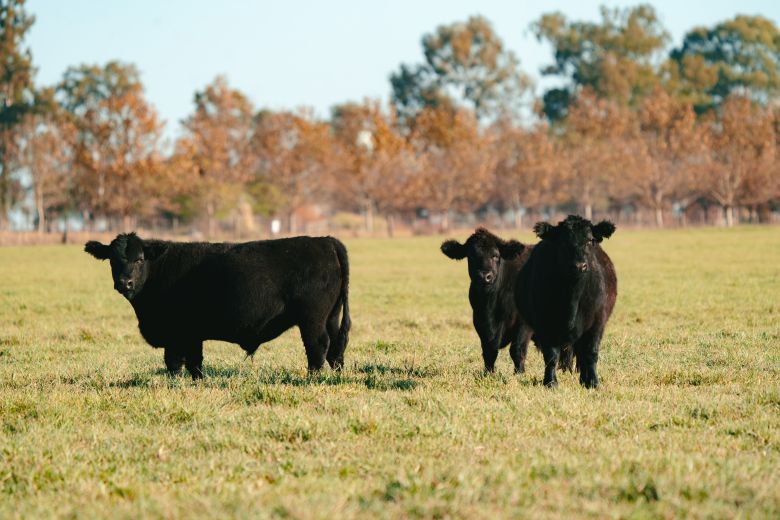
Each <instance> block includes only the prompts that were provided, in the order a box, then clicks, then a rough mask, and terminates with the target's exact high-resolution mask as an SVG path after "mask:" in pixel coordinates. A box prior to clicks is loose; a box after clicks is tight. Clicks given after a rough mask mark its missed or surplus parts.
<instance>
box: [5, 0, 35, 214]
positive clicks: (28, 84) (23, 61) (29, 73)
mask: <svg viewBox="0 0 780 520" xmlns="http://www.w3.org/2000/svg"><path fill="white" fill-rule="evenodd" d="M24 3H25V2H24V0H2V2H0V229H4V228H5V227H6V226H7V218H8V210H9V209H10V208H11V203H12V201H11V194H12V190H11V181H12V179H11V176H12V174H13V171H12V168H11V163H12V161H13V153H14V150H13V132H14V127H15V126H17V125H19V124H20V123H21V122H22V120H23V119H24V117H25V115H26V114H28V113H30V112H31V111H32V110H33V107H34V93H33V73H34V69H33V65H32V55H31V53H30V50H29V49H23V48H22V47H23V45H24V38H25V36H26V35H27V31H28V30H29V29H30V27H32V24H33V23H34V22H35V17H33V16H30V15H28V14H27V12H26V10H25V8H24Z"/></svg>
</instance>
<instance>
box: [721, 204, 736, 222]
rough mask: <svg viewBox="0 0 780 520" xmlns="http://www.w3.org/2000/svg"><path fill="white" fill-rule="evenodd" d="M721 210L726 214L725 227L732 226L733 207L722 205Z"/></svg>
mask: <svg viewBox="0 0 780 520" xmlns="http://www.w3.org/2000/svg"><path fill="white" fill-rule="evenodd" d="M723 211H724V213H725V216H726V227H734V207H733V206H724V207H723Z"/></svg>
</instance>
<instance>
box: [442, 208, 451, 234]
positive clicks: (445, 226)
mask: <svg viewBox="0 0 780 520" xmlns="http://www.w3.org/2000/svg"><path fill="white" fill-rule="evenodd" d="M449 229H450V210H446V211H445V212H444V213H443V214H442V217H441V231H442V233H443V232H445V231H449Z"/></svg>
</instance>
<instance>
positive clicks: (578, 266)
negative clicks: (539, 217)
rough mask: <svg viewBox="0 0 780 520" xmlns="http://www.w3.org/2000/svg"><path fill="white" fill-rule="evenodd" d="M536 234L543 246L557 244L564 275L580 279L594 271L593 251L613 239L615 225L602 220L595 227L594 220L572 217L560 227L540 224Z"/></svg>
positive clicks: (536, 228) (559, 261) (555, 245)
mask: <svg viewBox="0 0 780 520" xmlns="http://www.w3.org/2000/svg"><path fill="white" fill-rule="evenodd" d="M534 232H535V233H536V235H537V236H538V237H539V238H541V239H542V241H543V242H550V243H551V244H553V247H554V248H555V253H556V255H555V256H556V261H557V263H558V267H559V268H560V269H561V270H562V271H563V272H566V273H570V274H572V275H575V276H579V275H582V274H584V273H587V272H588V271H589V270H590V269H592V268H593V265H592V264H593V262H594V261H595V256H594V254H593V249H594V247H595V245H596V244H598V243H599V242H601V241H602V240H604V239H605V238H609V237H610V236H612V233H614V232H615V224H613V223H612V222H610V221H608V220H602V221H601V222H599V223H598V224H595V225H594V224H592V223H591V221H590V220H587V219H584V218H582V217H579V216H577V215H569V216H568V217H566V219H565V220H562V221H560V222H559V223H558V225H557V226H553V225H552V224H550V223H548V222H537V223H536V225H535V226H534Z"/></svg>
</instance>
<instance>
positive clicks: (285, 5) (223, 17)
mask: <svg viewBox="0 0 780 520" xmlns="http://www.w3.org/2000/svg"><path fill="white" fill-rule="evenodd" d="M636 3H638V2H624V1H621V2H614V1H608V2H597V1H590V0H550V1H535V2H531V1H526V0H516V1H510V0H504V1H497V0H481V1H471V2H468V1H465V0H443V1H441V0H435V1H434V0H392V1H389V0H385V1H369V0H362V1H361V0H322V1H315V0H310V1H303V0H277V1H259V0H255V1H249V0H221V1H215V0H212V1H203V0H162V1H160V0H133V1H131V0H102V1H101V0H32V1H29V2H27V9H28V11H29V12H31V13H32V14H34V15H35V16H36V22H35V25H34V26H33V28H32V29H31V30H30V34H29V37H28V40H27V42H28V44H29V45H30V47H31V49H32V52H33V60H34V62H35V64H36V66H37V67H38V74H37V81H38V84H41V85H49V84H54V83H56V82H58V81H59V80H60V79H61V77H62V74H63V72H64V71H65V69H66V68H67V67H68V66H70V65H77V64H81V63H89V64H94V63H98V64H103V63H106V62H107V61H110V60H114V59H118V60H121V61H125V62H132V63H135V64H136V66H137V67H138V68H139V70H140V71H141V74H142V80H143V82H144V85H145V87H146V92H147V96H148V98H149V99H150V101H151V102H152V103H153V104H154V105H155V106H156V108H157V109H158V111H159V113H160V115H161V117H162V118H163V119H164V120H166V121H167V123H168V129H167V133H168V135H176V132H177V129H178V122H179V121H180V120H181V119H183V118H184V117H185V116H186V115H187V114H188V113H189V112H190V110H191V109H192V99H193V94H194V92H195V90H197V89H200V88H202V87H203V86H204V85H206V84H207V83H209V82H210V81H211V80H213V78H214V77H215V76H216V75H218V74H224V75H225V76H227V78H228V81H229V82H230V84H231V85H232V86H233V87H236V88H238V89H240V90H242V91H243V92H244V93H246V94H247V95H248V96H249V97H250V99H252V101H253V102H254V103H255V105H256V106H257V107H258V108H261V107H264V108H270V109H281V108H294V107H299V106H310V107H313V108H314V109H315V113H317V114H318V115H320V116H323V117H325V116H327V115H329V113H330V107H331V106H332V105H334V104H337V103H340V102H344V101H349V100H358V101H359V100H361V99H363V98H365V97H371V98H380V99H383V100H386V99H388V98H389V92H390V86H389V81H388V77H389V75H390V73H391V72H393V71H395V70H396V69H397V68H398V66H399V64H400V63H402V62H405V63H415V62H419V61H421V60H422V51H421V47H420V39H421V37H422V35H423V34H424V33H427V32H431V31H433V30H434V29H435V28H436V27H437V26H438V25H441V24H444V23H451V22H454V21H461V20H465V19H466V18H467V17H468V16H470V15H473V14H482V15H484V16H486V17H487V18H488V19H489V20H491V21H492V23H493V25H494V28H495V29H496V32H497V33H498V35H499V36H500V37H501V38H502V39H503V40H504V42H505V43H506V45H507V46H508V47H509V48H510V49H512V50H513V51H514V52H515V53H516V54H517V55H518V57H519V58H520V61H521V66H522V68H523V70H525V71H526V72H527V73H528V74H530V75H531V76H532V77H534V78H536V79H538V78H539V72H538V71H539V68H540V66H541V65H543V64H545V63H548V62H549V61H550V60H551V51H550V49H549V47H547V46H545V45H542V44H539V43H538V42H537V41H536V39H535V38H534V37H533V36H532V35H531V34H530V33H529V31H528V26H529V24H530V23H531V22H533V21H535V20H537V19H538V18H539V16H540V15H541V14H543V13H546V12H550V11H555V10H559V11H561V12H563V13H564V14H565V15H566V16H567V17H569V18H570V19H589V20H597V19H598V16H599V5H601V4H605V5H607V6H610V7H614V6H627V5H635V4H636ZM651 3H652V4H653V5H654V6H655V7H656V10H657V11H658V13H659V14H660V16H661V19H662V21H663V23H664V25H665V26H666V28H667V30H669V32H670V33H671V35H672V44H673V45H677V44H678V43H679V42H680V41H681V39H682V36H683V34H684V33H685V32H686V30H688V29H690V28H691V27H693V26H697V25H706V26H711V25H713V24H715V23H717V22H719V21H721V20H725V19H727V18H731V17H733V16H734V15H735V14H761V15H763V16H766V17H768V18H771V19H772V20H774V21H775V23H780V0H739V1H735V0H730V1H729V0H709V1H701V0H690V1H689V0H675V1H670V0H658V1H655V2H651Z"/></svg>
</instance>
